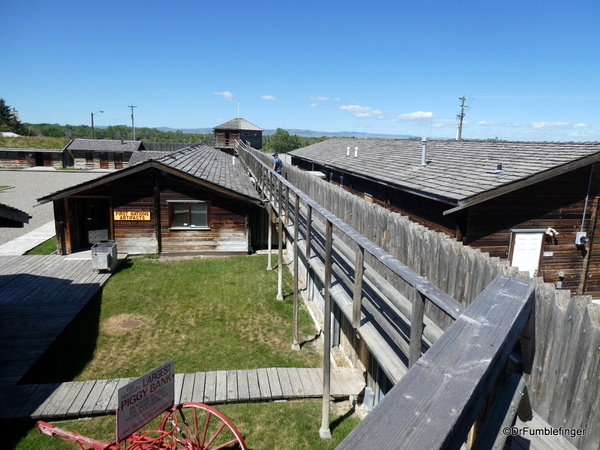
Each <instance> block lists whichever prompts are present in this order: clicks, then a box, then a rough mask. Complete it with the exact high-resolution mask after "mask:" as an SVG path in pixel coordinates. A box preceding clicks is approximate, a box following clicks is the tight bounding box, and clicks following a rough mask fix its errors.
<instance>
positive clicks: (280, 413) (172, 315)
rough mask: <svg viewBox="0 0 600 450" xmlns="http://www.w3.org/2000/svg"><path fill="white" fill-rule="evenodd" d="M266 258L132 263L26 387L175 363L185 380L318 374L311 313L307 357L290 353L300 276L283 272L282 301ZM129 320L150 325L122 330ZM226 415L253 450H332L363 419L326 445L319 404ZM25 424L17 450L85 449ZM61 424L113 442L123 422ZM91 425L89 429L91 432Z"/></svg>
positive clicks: (228, 410)
mask: <svg viewBox="0 0 600 450" xmlns="http://www.w3.org/2000/svg"><path fill="white" fill-rule="evenodd" d="M266 258H267V257H266V256H262V255H260V256H259V255H254V256H238V257H228V258H197V259H193V260H186V261H178V262H168V263H166V262H162V261H161V260H153V259H144V258H135V259H129V260H127V261H126V262H125V263H124V264H123V266H122V267H121V269H120V270H119V271H118V272H117V273H116V274H114V275H113V276H112V277H111V278H110V280H109V281H108V282H107V284H106V285H105V287H104V289H103V290H102V292H101V294H99V295H97V296H96V297H95V298H94V299H92V301H91V302H90V303H89V304H88V306H87V307H86V308H85V310H84V311H82V313H81V314H80V315H79V316H78V317H77V318H76V320H75V321H74V322H73V323H72V324H71V325H70V326H69V327H68V328H67V329H66V330H65V332H64V333H63V334H62V335H61V336H60V337H59V339H58V340H57V341H56V342H55V344H53V346H52V347H51V348H50V349H49V351H48V352H46V354H45V355H44V356H43V357H42V358H41V359H40V361H38V363H37V364H36V365H35V366H34V367H33V368H32V370H30V371H29V372H28V374H27V375H26V376H25V378H24V379H23V381H22V383H50V382H58V381H68V380H89V379H104V378H121V377H136V376H140V375H143V374H144V373H146V372H148V371H149V370H151V369H153V368H155V367H157V366H159V365H161V364H162V363H164V362H166V361H168V360H170V359H174V360H175V371H176V372H178V373H181V372H197V371H211V370H229V369H253V368H261V367H319V366H320V365H321V356H320V353H319V352H318V351H317V349H316V348H314V347H313V343H312V342H309V341H311V340H312V339H313V337H314V336H315V334H316V329H315V327H314V324H313V323H312V320H311V319H310V316H309V314H308V312H307V311H306V310H305V309H304V307H302V309H301V311H300V336H301V339H300V341H301V343H303V342H304V345H302V350H301V351H299V352H297V351H293V350H291V343H292V313H293V295H292V286H291V283H292V277H291V275H290V274H289V273H288V272H287V271H285V272H284V292H283V294H284V301H282V302H281V301H276V300H275V296H276V294H277V272H276V271H267V270H265V268H266V266H267V259H266ZM128 320H139V321H141V322H142V325H141V326H139V327H137V328H133V329H125V328H122V327H120V324H121V323H123V322H125V321H128ZM217 409H219V410H222V411H223V412H224V413H225V414H226V415H228V416H231V417H230V419H232V421H233V423H234V424H236V426H237V427H238V428H239V429H240V430H241V431H242V433H243V434H244V435H245V436H246V437H247V439H248V445H249V448H252V449H254V450H256V449H276V448H281V449H312V448H316V449H329V448H333V447H334V446H335V445H334V442H339V441H340V440H341V439H342V438H343V436H345V435H346V434H347V433H348V432H349V431H350V430H351V429H352V428H353V427H354V426H355V425H356V422H357V420H356V419H355V418H353V417H350V418H346V417H344V418H337V425H336V426H335V430H334V440H332V441H321V440H320V439H319V436H318V430H319V427H320V411H321V404H320V402H315V401H306V402H281V403H279V402H277V403H264V404H260V403H256V404H240V405H219V406H217ZM332 420H333V421H335V420H336V418H335V417H333V418H332ZM19 423H20V424H21V425H20V426H21V431H19V432H16V433H17V435H19V437H20V436H25V437H24V438H23V439H22V440H21V442H20V443H19V444H18V445H17V446H16V447H15V448H16V449H18V450H22V449H29V448H42V447H43V448H76V447H74V444H73V443H68V444H69V445H70V446H69V447H60V446H58V447H50V446H49V445H50V442H51V441H52V442H53V443H52V445H63V443H62V441H60V442H59V440H58V439H50V438H48V437H47V436H41V437H38V436H36V434H35V433H36V432H35V430H31V423H30V422H19ZM107 423H108V424H109V425H107ZM59 426H61V427H62V428H67V429H77V430H78V431H80V432H82V433H84V434H86V433H87V435H89V436H90V437H94V438H97V439H108V440H112V439H113V438H112V435H113V434H114V416H109V417H101V418H95V419H92V420H86V421H76V422H71V423H69V424H65V425H62V424H59ZM88 426H89V427H91V428H90V429H89V430H87V428H84V427H88ZM69 427H71V428H69ZM14 428H15V430H16V429H17V428H18V427H17V426H15V427H14ZM105 428H106V429H110V430H111V431H110V434H109V435H108V436H104V434H103V433H105V431H103V430H104V429H105ZM332 428H333V427H332ZM84 430H86V431H85V432H84ZM336 436H337V437H336ZM40 439H41V440H40ZM14 441H15V442H16V441H17V440H14ZM54 441H56V442H59V443H58V444H54Z"/></svg>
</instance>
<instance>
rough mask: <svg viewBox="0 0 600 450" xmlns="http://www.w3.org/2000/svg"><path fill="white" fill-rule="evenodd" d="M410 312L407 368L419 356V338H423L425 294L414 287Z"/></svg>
mask: <svg viewBox="0 0 600 450" xmlns="http://www.w3.org/2000/svg"><path fill="white" fill-rule="evenodd" d="M411 300H412V314H411V316H410V349H409V355H408V368H409V369H410V368H411V367H412V366H413V365H414V363H416V362H417V360H418V359H419V358H420V357H421V340H422V338H423V316H424V315H425V296H424V295H423V294H421V293H420V292H419V291H418V290H417V288H416V287H414V288H413V290H412V299H411Z"/></svg>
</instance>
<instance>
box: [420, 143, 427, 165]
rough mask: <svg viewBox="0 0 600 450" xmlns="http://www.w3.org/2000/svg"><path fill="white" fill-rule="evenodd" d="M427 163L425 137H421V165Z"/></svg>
mask: <svg viewBox="0 0 600 450" xmlns="http://www.w3.org/2000/svg"><path fill="white" fill-rule="evenodd" d="M426 165H427V138H422V139H421V167H425V166H426Z"/></svg>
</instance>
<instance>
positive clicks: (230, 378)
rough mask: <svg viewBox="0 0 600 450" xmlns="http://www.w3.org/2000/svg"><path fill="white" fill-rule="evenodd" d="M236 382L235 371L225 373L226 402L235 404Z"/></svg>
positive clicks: (236, 394) (236, 397) (236, 398)
mask: <svg viewBox="0 0 600 450" xmlns="http://www.w3.org/2000/svg"><path fill="white" fill-rule="evenodd" d="M238 398H239V396H238V381H237V371H236V370H228V371H227V401H228V402H237V401H238Z"/></svg>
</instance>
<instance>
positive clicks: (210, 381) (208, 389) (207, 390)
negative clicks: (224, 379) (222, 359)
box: [203, 372, 217, 403]
mask: <svg viewBox="0 0 600 450" xmlns="http://www.w3.org/2000/svg"><path fill="white" fill-rule="evenodd" d="M216 392H217V372H206V380H205V381H204V402H203V403H215V397H216Z"/></svg>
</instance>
